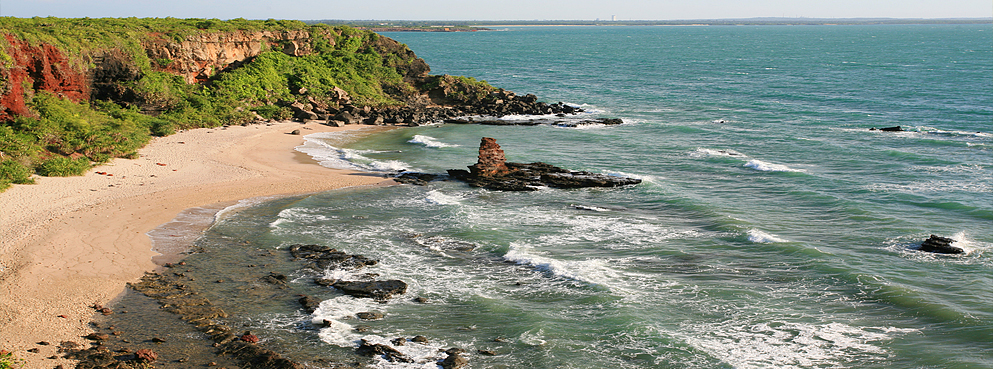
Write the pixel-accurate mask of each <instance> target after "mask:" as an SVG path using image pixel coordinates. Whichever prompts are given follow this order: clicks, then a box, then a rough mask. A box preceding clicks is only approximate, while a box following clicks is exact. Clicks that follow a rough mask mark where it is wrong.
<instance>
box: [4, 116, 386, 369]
mask: <svg viewBox="0 0 993 369" xmlns="http://www.w3.org/2000/svg"><path fill="white" fill-rule="evenodd" d="M295 129H300V130H301V132H302V134H303V135H307V134H311V133H316V132H328V131H342V130H354V129H376V128H371V127H362V126H346V127H341V128H337V127H329V126H324V125H320V124H317V123H308V124H300V123H292V122H284V123H274V124H271V125H265V124H262V125H250V126H244V127H242V126H232V127H227V128H215V129H196V130H190V131H185V132H181V133H177V134H175V135H172V136H169V137H162V138H156V139H154V140H153V142H152V143H151V144H149V145H148V146H147V147H145V148H143V149H141V150H140V151H139V154H140V157H139V158H137V159H115V160H113V161H112V162H110V163H108V164H105V165H101V166H99V167H96V168H93V169H92V170H90V171H89V172H87V173H86V174H85V175H83V176H80V177H67V178H50V177H40V178H37V184H35V185H15V186H14V187H13V188H10V189H8V190H7V191H5V192H3V193H0V349H3V350H8V351H13V352H14V354H15V355H16V356H17V357H19V358H24V359H26V360H27V366H26V367H29V368H35V367H48V368H51V367H55V366H57V365H60V364H65V365H67V366H69V367H71V366H72V363H70V362H69V361H68V360H66V359H61V358H56V359H47V358H48V357H51V356H53V355H55V354H56V353H55V351H56V346H57V345H58V344H59V343H60V342H62V341H73V342H78V343H84V342H85V341H86V340H85V339H83V338H82V336H85V335H87V334H89V333H90V332H92V328H91V327H90V326H89V322H90V321H91V320H92V317H93V315H94V312H95V311H94V309H93V308H91V306H93V305H94V304H99V305H105V304H108V303H109V302H110V301H111V300H112V299H114V298H115V297H116V296H118V295H119V294H121V293H122V292H123V291H124V289H125V286H126V284H127V283H128V282H133V281H137V280H138V279H139V278H140V277H141V276H142V275H143V274H144V273H145V272H147V271H152V270H154V269H155V268H156V264H155V263H154V262H153V257H156V256H158V255H159V254H158V253H156V252H155V251H153V250H152V245H151V241H150V239H149V236H148V235H147V234H146V233H148V232H150V231H152V230H153V229H155V228H156V227H159V226H160V225H162V224H165V223H167V222H170V221H172V220H173V219H174V218H176V216H177V215H178V214H180V212H182V211H183V210H185V209H189V208H194V207H204V206H212V205H213V206H217V205H216V204H232V203H236V202H237V201H238V200H241V199H247V198H253V197H260V196H285V195H292V194H302V193H311V192H318V191H325V190H331V189H336V188H343V187H351V186H363V185H377V184H384V183H392V181H391V180H384V178H382V177H379V176H374V175H370V174H367V173H360V172H352V171H346V170H335V169H328V168H324V167H321V166H319V165H317V163H316V162H314V161H313V160H311V159H310V158H309V157H307V156H306V155H302V154H300V153H298V152H295V151H294V150H293V148H294V147H296V146H299V145H302V144H303V138H302V136H299V135H291V134H289V132H291V131H293V130H295ZM100 173H103V174H100ZM166 259H167V258H164V257H159V258H156V261H158V262H160V263H161V262H164V261H165V260H166ZM41 341H45V342H49V343H51V345H48V346H44V345H38V344H37V343H38V342H41ZM33 348H38V349H39V350H37V351H38V352H28V351H27V350H29V349H33Z"/></svg>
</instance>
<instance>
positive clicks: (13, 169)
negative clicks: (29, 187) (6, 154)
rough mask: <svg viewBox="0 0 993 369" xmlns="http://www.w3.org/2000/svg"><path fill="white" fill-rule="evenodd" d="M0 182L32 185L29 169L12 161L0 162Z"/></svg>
mask: <svg viewBox="0 0 993 369" xmlns="http://www.w3.org/2000/svg"><path fill="white" fill-rule="evenodd" d="M0 181H3V182H7V183H17V184H32V183H34V179H31V169H30V168H28V167H26V166H24V165H23V164H21V163H18V162H16V161H14V160H4V161H2V162H0Z"/></svg>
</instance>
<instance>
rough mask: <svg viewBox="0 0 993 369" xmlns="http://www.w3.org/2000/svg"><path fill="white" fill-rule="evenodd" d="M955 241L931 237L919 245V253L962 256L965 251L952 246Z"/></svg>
mask: <svg viewBox="0 0 993 369" xmlns="http://www.w3.org/2000/svg"><path fill="white" fill-rule="evenodd" d="M954 242H955V240H953V239H951V238H948V237H940V236H935V235H931V237H930V238H928V239H926V240H924V243H921V248H920V250H921V251H926V252H933V253H938V254H964V253H965V250H964V249H963V248H961V247H958V246H952V243H954Z"/></svg>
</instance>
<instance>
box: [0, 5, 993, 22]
mask: <svg viewBox="0 0 993 369" xmlns="http://www.w3.org/2000/svg"><path fill="white" fill-rule="evenodd" d="M0 16H14V17H34V16H40V17H45V16H56V17H71V18H75V17H91V18H99V17H132V16H133V17H176V18H220V19H231V18H247V19H269V18H275V19H304V20H306V19H350V20H361V19H397V20H399V19H405V20H553V19H555V20H562V19H565V20H573V19H575V20H593V19H610V18H611V17H612V16H616V17H617V19H618V20H668V19H719V18H753V17H807V18H875V17H885V18H989V17H993V1H990V0H654V1H650V0H611V1H603V0H499V1H486V2H472V1H466V0H419V1H411V0H378V1H377V0H368V1H361V0H359V1H356V0H296V1H273V0H268V1H266V0H0Z"/></svg>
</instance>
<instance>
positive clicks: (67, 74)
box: [0, 35, 90, 121]
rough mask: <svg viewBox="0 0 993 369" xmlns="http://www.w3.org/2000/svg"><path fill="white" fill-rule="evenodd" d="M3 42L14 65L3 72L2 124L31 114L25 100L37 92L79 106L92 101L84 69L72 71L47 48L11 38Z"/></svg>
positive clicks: (65, 59) (51, 48) (7, 37)
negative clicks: (84, 101)
mask: <svg viewBox="0 0 993 369" xmlns="http://www.w3.org/2000/svg"><path fill="white" fill-rule="evenodd" d="M4 38H5V39H6V41H7V43H8V44H9V45H10V47H9V48H8V49H7V54H8V55H10V57H11V59H13V62H12V65H11V66H10V68H7V69H6V70H4V71H3V72H4V73H3V74H4V75H3V76H2V77H4V78H5V79H7V82H6V87H7V88H5V89H4V90H3V91H0V92H2V94H0V121H6V120H12V119H13V118H14V117H16V116H19V115H27V114H30V111H29V110H28V108H27V105H26V103H27V101H26V100H28V99H30V97H31V96H32V95H33V94H34V92H35V91H41V90H44V91H49V92H51V93H54V94H56V95H61V96H64V97H66V98H68V99H70V100H72V101H76V102H79V101H82V100H86V99H88V98H89V96H90V89H89V86H88V85H87V83H86V75H85V73H84V72H83V71H82V70H81V69H82V68H73V67H72V66H71V65H70V63H69V61H68V59H67V58H66V56H65V55H64V54H63V53H62V52H61V51H59V49H57V48H55V47H53V46H51V45H47V44H41V45H39V46H32V45H29V44H27V43H26V42H23V41H21V40H19V39H17V38H15V37H13V36H11V35H4Z"/></svg>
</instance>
